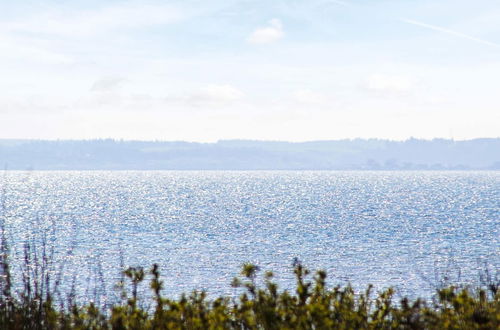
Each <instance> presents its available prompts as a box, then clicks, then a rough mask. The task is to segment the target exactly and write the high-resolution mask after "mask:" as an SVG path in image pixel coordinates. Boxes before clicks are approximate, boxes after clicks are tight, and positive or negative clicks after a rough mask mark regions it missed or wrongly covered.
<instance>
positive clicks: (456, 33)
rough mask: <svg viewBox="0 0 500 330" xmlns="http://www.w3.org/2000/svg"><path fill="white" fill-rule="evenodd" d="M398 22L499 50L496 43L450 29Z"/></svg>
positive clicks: (410, 22)
mask: <svg viewBox="0 0 500 330" xmlns="http://www.w3.org/2000/svg"><path fill="white" fill-rule="evenodd" d="M399 20H400V21H401V22H405V23H408V24H412V25H416V26H420V27H423V28H426V29H430V30H434V31H438V32H443V33H447V34H450V35H454V36H456V37H460V38H464V39H469V40H472V41H475V42H478V43H481V44H483V45H488V46H493V47H497V48H500V44H497V43H494V42H491V41H488V40H484V39H479V38H476V37H473V36H470V35H467V34H463V33H460V32H457V31H453V30H450V29H446V28H443V27H440V26H436V25H431V24H426V23H422V22H419V21H414V20H411V19H406V18H400V19H399Z"/></svg>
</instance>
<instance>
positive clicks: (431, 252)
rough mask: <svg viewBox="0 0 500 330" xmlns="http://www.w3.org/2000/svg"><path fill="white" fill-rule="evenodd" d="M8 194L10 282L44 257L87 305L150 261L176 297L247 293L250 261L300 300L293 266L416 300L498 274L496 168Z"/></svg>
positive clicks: (113, 293) (30, 175) (69, 175)
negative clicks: (237, 284) (244, 271)
mask: <svg viewBox="0 0 500 330" xmlns="http://www.w3.org/2000/svg"><path fill="white" fill-rule="evenodd" d="M0 187H1V191H0V199H1V205H0V220H1V225H2V229H3V233H4V235H3V236H4V243H6V245H5V246H6V247H7V248H8V250H9V255H10V256H9V262H10V267H11V269H12V270H13V271H12V273H13V274H14V280H15V281H17V283H21V281H22V276H21V274H22V273H23V272H26V259H27V258H28V259H29V260H31V261H38V262H40V260H42V259H43V258H42V257H45V259H46V260H48V262H47V265H48V266H47V269H49V271H50V272H51V274H52V277H51V278H52V280H53V281H56V280H57V281H58V282H57V285H59V286H60V288H59V291H60V292H62V293H60V294H61V296H64V294H69V293H68V292H69V291H71V290H73V291H74V292H76V295H77V296H78V297H79V299H80V300H81V301H83V302H85V301H90V300H96V299H97V300H99V301H100V302H102V301H108V302H111V301H113V300H114V299H117V297H119V295H120V292H119V291H120V290H121V289H120V286H117V284H118V283H120V281H121V280H123V276H122V272H121V270H123V269H125V268H127V267H130V266H134V267H144V269H145V270H146V271H147V270H148V269H150V267H151V266H152V265H153V264H154V263H156V264H158V265H159V266H160V270H161V273H162V278H163V280H164V294H165V295H166V296H168V297H171V298H177V297H179V295H180V294H181V293H189V292H191V291H192V290H205V291H206V292H207V293H208V296H209V297H216V296H218V295H220V294H225V295H230V296H235V295H238V294H239V293H241V289H237V288H233V287H231V281H232V279H233V278H234V277H236V276H239V275H240V271H241V267H242V265H243V264H245V263H252V264H255V265H257V266H258V267H259V269H260V274H263V273H264V272H265V271H272V272H273V273H274V275H275V277H274V281H276V282H277V283H278V284H279V286H280V288H282V289H287V290H291V291H293V290H294V285H295V280H294V275H293V271H292V264H293V263H294V262H301V263H302V264H303V265H304V266H305V267H307V268H308V269H310V270H311V276H312V275H314V272H315V271H317V270H320V269H322V270H325V271H326V272H327V274H328V277H327V283H328V285H329V286H332V287H333V286H336V285H341V286H344V285H352V286H353V287H354V288H355V290H358V291H360V290H364V289H365V288H366V287H367V286H368V285H369V284H372V285H373V286H374V288H375V290H376V291H378V290H382V289H384V288H388V287H393V288H394V289H395V290H396V292H397V294H398V295H401V296H410V297H425V298H430V297H432V296H433V294H435V292H436V289H437V288H440V287H442V286H445V285H448V284H456V285H463V286H480V285H484V284H485V283H486V282H487V280H488V278H489V279H490V280H491V279H494V278H495V276H497V279H498V278H499V277H500V172H498V171H496V172H495V171H492V172H427V171H425V172H418V171H412V172H366V171H358V172H337V171H243V172H238V171H213V172H211V171H27V172H17V171H6V172H4V173H3V174H2V176H1V177H0ZM27 255H28V256H31V257H27ZM261 278H262V277H260V275H259V276H258V280H257V281H258V283H261ZM146 279H147V276H146ZM259 281H260V282H259ZM141 288H142V290H145V291H147V290H148V284H147V283H144V284H142V286H141Z"/></svg>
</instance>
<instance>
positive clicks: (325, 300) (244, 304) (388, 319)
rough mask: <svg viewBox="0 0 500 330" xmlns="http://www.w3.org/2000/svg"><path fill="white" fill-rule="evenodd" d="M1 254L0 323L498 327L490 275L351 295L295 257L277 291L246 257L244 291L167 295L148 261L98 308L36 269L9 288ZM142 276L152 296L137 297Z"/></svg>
mask: <svg viewBox="0 0 500 330" xmlns="http://www.w3.org/2000/svg"><path fill="white" fill-rule="evenodd" d="M6 261H7V258H6V256H5V255H3V257H2V263H1V264H0V266H1V272H2V274H1V275H2V277H1V281H0V282H1V283H0V284H1V293H0V328H1V329H500V292H499V290H498V289H499V283H498V282H495V281H490V282H489V284H488V285H487V287H486V288H478V289H475V290H470V289H466V288H461V289H457V288H455V287H452V286H451V287H447V288H444V289H440V290H438V292H437V295H436V298H435V300H434V301H433V302H425V301H423V300H421V299H417V300H409V299H407V298H404V299H402V300H399V301H396V299H395V298H394V291H393V290H392V289H388V290H386V291H383V292H379V293H377V294H374V293H373V292H372V288H371V287H368V289H367V290H366V291H365V292H364V293H362V294H356V293H355V292H354V291H353V289H352V288H351V287H349V286H347V287H334V288H328V287H327V284H326V273H325V272H323V271H318V272H316V273H315V274H314V275H312V274H310V273H309V271H308V270H307V269H305V268H304V267H303V266H302V265H301V264H300V263H299V262H296V263H295V264H294V273H295V277H296V281H297V283H296V287H295V291H294V292H289V291H287V290H279V288H278V287H277V285H276V284H275V283H274V282H273V280H272V279H273V274H272V273H270V272H267V273H265V274H264V275H263V278H262V280H263V282H262V283H263V284H262V285H260V286H259V285H257V282H259V281H257V280H258V278H257V276H258V271H259V269H258V267H256V266H253V265H250V264H247V265H244V266H243V269H242V272H241V276H240V277H239V278H236V279H235V280H234V281H233V283H232V285H233V286H234V287H237V288H241V290H242V292H241V295H240V296H239V297H238V298H233V297H219V298H216V299H208V298H207V296H206V293H204V292H196V291H195V292H193V293H191V294H190V295H183V296H181V298H179V299H177V300H172V299H168V298H166V297H164V296H162V294H161V291H162V280H161V279H160V273H159V269H158V266H157V265H154V266H153V267H152V268H151V269H150V270H145V269H143V268H139V267H138V268H129V269H127V270H125V271H124V276H125V277H124V282H126V283H121V288H122V289H123V293H122V301H121V302H119V303H116V304H114V305H111V306H104V307H103V306H97V305H94V304H92V303H90V304H87V305H79V304H77V303H74V302H72V301H70V302H69V303H68V304H67V305H64V304H63V303H61V302H58V303H55V302H54V301H55V300H57V299H55V298H54V296H53V295H54V290H51V289H50V288H49V285H50V278H49V275H48V273H44V271H43V269H42V268H40V269H39V270H38V272H37V274H33V275H34V277H31V278H30V277H29V276H28V277H27V276H26V275H24V276H23V283H24V287H23V288H22V289H21V290H20V291H19V290H18V292H17V293H14V292H13V291H15V290H13V288H12V283H11V276H10V270H9V266H8V262H6ZM28 274H29V272H28ZM43 274H45V275H43ZM36 276H38V277H37V278H36ZM143 282H145V283H149V285H150V288H151V290H152V291H151V292H152V295H151V296H150V297H149V298H142V299H141V297H140V295H139V294H138V292H139V291H140V290H138V287H139V286H140V285H141V283H143ZM53 288H54V287H53Z"/></svg>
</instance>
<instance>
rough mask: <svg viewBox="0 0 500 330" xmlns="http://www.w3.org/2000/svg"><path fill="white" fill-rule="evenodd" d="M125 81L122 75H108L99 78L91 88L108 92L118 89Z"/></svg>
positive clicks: (95, 90) (93, 90) (94, 90)
mask: <svg viewBox="0 0 500 330" xmlns="http://www.w3.org/2000/svg"><path fill="white" fill-rule="evenodd" d="M124 81H125V79H124V78H122V77H106V78H102V79H99V80H97V81H96V82H95V83H94V84H93V85H92V87H91V88H90V90H91V91H92V92H108V91H112V90H115V89H117V88H118V87H119V86H120V85H121V84H122V83H123V82H124Z"/></svg>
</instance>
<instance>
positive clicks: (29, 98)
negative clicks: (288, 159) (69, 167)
mask: <svg viewBox="0 0 500 330" xmlns="http://www.w3.org/2000/svg"><path fill="white" fill-rule="evenodd" d="M0 88H1V90H2V92H1V93H0V138H48V139H57V138H61V139H66V138H71V139H79V138H107V137H112V138H124V139H147V140H152V139H158V140H188V141H216V140H219V139H233V138H241V139H259V140H289V141H306V140H324V139H341V138H355V137H363V138H389V139H397V140H401V139H406V138H409V137H418V138H427V139H430V138H435V137H445V138H455V139H470V138H475V137H498V136H500V133H499V132H500V97H499V95H500V2H499V1H474V2H472V1H461V0H454V1H426V0H421V1H409V0H397V1H396V0H392V1H366V0H363V1H362V0H357V1H356V0H352V1H350V0H349V1H348V0H342V1H340V0H339V1H333V0H329V1H328V0H308V1H305V0H302V1H299V0H282V1H272V0H267V1H259V0H256V1H236V0H233V1H229V0H226V1H210V0H208V1H207V0H205V1H195V0H183V1H125V2H124V1H10V2H7V1H2V2H0Z"/></svg>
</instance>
